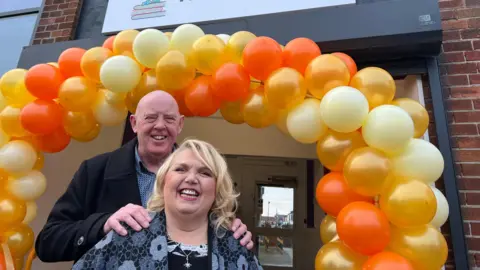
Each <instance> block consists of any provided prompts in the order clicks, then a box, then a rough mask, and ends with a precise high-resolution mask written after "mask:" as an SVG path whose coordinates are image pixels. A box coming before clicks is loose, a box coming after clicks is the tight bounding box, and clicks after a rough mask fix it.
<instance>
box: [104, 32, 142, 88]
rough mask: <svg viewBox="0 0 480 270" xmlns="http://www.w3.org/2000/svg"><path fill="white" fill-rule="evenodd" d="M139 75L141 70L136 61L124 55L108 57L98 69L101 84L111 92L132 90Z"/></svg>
mask: <svg viewBox="0 0 480 270" xmlns="http://www.w3.org/2000/svg"><path fill="white" fill-rule="evenodd" d="M115 40H116V39H115ZM141 76H142V71H141V70H140V67H139V66H138V65H137V63H136V62H135V61H134V60H132V58H130V57H128V56H124V55H117V56H113V57H110V58H109V59H107V61H105V63H103V65H102V68H101V69H100V80H101V81H102V84H103V86H105V87H106V88H107V89H108V90H110V91H113V92H130V91H132V90H133V89H134V88H135V87H136V86H137V84H138V82H140V78H141Z"/></svg>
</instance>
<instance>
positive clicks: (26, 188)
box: [7, 170, 47, 201]
mask: <svg viewBox="0 0 480 270" xmlns="http://www.w3.org/2000/svg"><path fill="white" fill-rule="evenodd" d="M46 189H47V179H46V178H45V175H43V173H41V172H39V171H37V170H32V171H30V172H29V173H27V174H25V175H22V176H20V177H13V176H10V177H9V178H8V184H7V190H8V191H9V192H10V193H11V194H12V195H13V196H15V197H17V198H18V199H21V200H24V201H32V200H36V199H38V198H39V197H40V196H42V195H43V193H45V190H46Z"/></svg>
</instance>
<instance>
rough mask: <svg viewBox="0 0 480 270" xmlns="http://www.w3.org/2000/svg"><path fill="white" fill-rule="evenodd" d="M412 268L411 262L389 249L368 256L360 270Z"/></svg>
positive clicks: (401, 269)
mask: <svg viewBox="0 0 480 270" xmlns="http://www.w3.org/2000/svg"><path fill="white" fill-rule="evenodd" d="M392 269H395V270H414V269H413V266H412V264H411V263H410V262H409V261H408V260H407V259H405V258H404V257H402V256H400V255H398V254H396V253H393V252H389V251H384V252H380V253H377V254H375V255H374V256H372V257H370V258H369V259H368V260H367V261H366V262H365V263H364V264H363V268H362V270H392Z"/></svg>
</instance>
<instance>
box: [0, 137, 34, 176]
mask: <svg viewBox="0 0 480 270" xmlns="http://www.w3.org/2000/svg"><path fill="white" fill-rule="evenodd" d="M36 161H37V151H35V149H34V148H33V146H32V145H30V144H29V143H27V142H26V141H22V140H16V141H11V142H9V143H7V144H5V145H4V146H3V147H2V148H0V168H2V169H4V170H5V171H6V172H8V173H11V174H22V173H27V172H29V171H30V170H31V169H32V168H33V166H34V165H35V162H36Z"/></svg>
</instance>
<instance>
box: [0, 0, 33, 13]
mask: <svg viewBox="0 0 480 270" xmlns="http://www.w3.org/2000/svg"><path fill="white" fill-rule="evenodd" d="M41 5H42V0H1V1H0V16H1V14H2V13H18V12H20V11H25V10H28V9H30V10H33V9H37V11H38V9H40V6H41Z"/></svg>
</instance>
